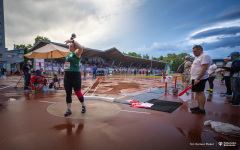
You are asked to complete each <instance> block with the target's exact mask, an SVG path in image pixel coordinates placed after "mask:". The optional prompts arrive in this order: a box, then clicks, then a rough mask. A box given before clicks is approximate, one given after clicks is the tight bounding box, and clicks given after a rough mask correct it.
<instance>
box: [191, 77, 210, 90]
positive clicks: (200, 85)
mask: <svg viewBox="0 0 240 150" xmlns="http://www.w3.org/2000/svg"><path fill="white" fill-rule="evenodd" d="M207 80H208V78H207V79H203V80H200V82H199V83H198V84H196V85H194V81H195V80H192V92H204V89H205V84H206V82H207Z"/></svg>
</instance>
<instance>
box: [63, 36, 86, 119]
mask: <svg viewBox="0 0 240 150" xmlns="http://www.w3.org/2000/svg"><path fill="white" fill-rule="evenodd" d="M74 38H76V35H75V34H72V37H71V39H70V40H66V41H65V43H66V44H69V50H70V52H69V53H68V55H67V56H66V57H65V63H64V71H65V74H64V88H65V91H66V102H67V111H66V113H65V114H64V115H65V116H69V115H71V114H72V112H71V104H72V88H73V89H74V91H75V94H76V95H77V97H78V99H79V101H80V102H81V104H82V113H85V112H86V106H85V105H84V97H83V94H82V92H81V72H80V67H79V62H80V57H81V54H82V52H83V47H82V46H81V45H80V44H79V43H78V42H77V41H74Z"/></svg>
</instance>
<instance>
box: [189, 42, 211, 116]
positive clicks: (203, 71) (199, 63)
mask: <svg viewBox="0 0 240 150" xmlns="http://www.w3.org/2000/svg"><path fill="white" fill-rule="evenodd" d="M192 51H193V54H194V55H195V56H196V57H197V58H196V59H195V60H194V61H193V63H192V67H191V79H192V92H196V95H195V99H196V100H197V102H198V106H197V107H194V108H191V109H190V110H191V111H192V113H196V114H205V109H204V106H205V101H206V96H205V94H204V89H205V84H206V81H207V80H208V77H209V74H208V72H207V70H208V68H209V66H210V65H211V63H212V58H211V57H210V56H209V55H208V54H206V53H203V48H202V46H200V45H196V46H194V47H193V49H192Z"/></svg>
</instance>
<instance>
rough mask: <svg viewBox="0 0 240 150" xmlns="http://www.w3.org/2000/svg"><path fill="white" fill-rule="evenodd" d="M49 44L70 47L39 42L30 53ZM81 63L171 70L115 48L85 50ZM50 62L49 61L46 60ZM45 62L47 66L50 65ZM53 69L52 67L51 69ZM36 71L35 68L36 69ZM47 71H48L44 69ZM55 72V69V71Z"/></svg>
mask: <svg viewBox="0 0 240 150" xmlns="http://www.w3.org/2000/svg"><path fill="white" fill-rule="evenodd" d="M47 44H55V45H58V46H62V47H65V48H68V47H69V45H66V44H61V43H55V42H49V41H39V42H38V43H37V44H36V45H34V46H33V47H32V48H31V49H30V51H34V50H36V49H38V48H40V47H43V46H45V45H47ZM81 58H82V60H81V62H82V63H83V64H102V65H105V64H106V65H105V66H108V67H111V68H121V67H123V68H146V69H147V68H148V69H150V68H152V69H161V70H162V69H164V68H166V70H169V63H167V62H161V61H156V60H150V59H145V58H138V57H133V56H129V55H125V54H123V53H122V52H120V51H119V50H118V49H117V48H115V47H113V48H110V49H107V50H96V49H91V48H85V47H84V48H83V53H82V55H81ZM46 61H48V60H46ZM46 61H45V65H47V64H48V63H47V62H46ZM53 61H54V62H55V61H59V63H60V64H61V63H64V59H63V61H62V62H61V59H60V60H59V59H58V60H56V59H54V60H53ZM49 65H51V63H50V62H49ZM54 67H55V68H57V66H54V65H53V68H54ZM50 68H51V67H50ZM34 69H35V68H34ZM44 70H46V69H44ZM54 70H55V69H54Z"/></svg>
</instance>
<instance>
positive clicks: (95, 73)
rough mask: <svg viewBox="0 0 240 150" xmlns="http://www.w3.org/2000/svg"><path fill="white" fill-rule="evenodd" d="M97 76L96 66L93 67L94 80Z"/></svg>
mask: <svg viewBox="0 0 240 150" xmlns="http://www.w3.org/2000/svg"><path fill="white" fill-rule="evenodd" d="M96 76H97V66H96V65H94V67H93V79H96Z"/></svg>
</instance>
